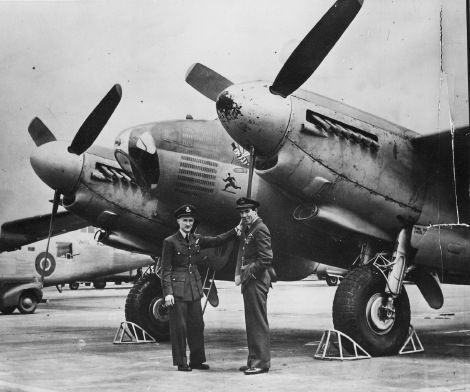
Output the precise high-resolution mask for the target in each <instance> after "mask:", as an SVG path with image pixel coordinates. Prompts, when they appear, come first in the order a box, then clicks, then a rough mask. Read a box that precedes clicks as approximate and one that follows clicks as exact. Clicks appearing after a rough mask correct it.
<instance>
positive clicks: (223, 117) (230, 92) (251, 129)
mask: <svg viewBox="0 0 470 392" xmlns="http://www.w3.org/2000/svg"><path fill="white" fill-rule="evenodd" d="M216 108H217V114H218V116H219V119H220V121H221V123H222V125H223V126H224V128H225V129H226V130H227V132H228V133H229V134H230V136H231V137H232V138H233V139H234V140H236V141H237V142H238V143H239V144H241V145H242V146H243V147H245V148H246V149H249V147H250V146H253V147H255V150H256V152H257V154H259V155H262V156H266V157H268V156H271V155H272V154H273V153H275V152H276V151H277V149H278V148H279V147H280V145H281V143H282V141H283V140H284V136H285V134H286V132H287V127H288V125H289V120H290V114H291V100H290V98H289V97H288V98H282V97H280V96H278V95H274V94H271V92H270V91H269V88H268V85H267V83H264V82H255V83H246V84H239V85H233V86H230V87H228V88H227V89H225V90H224V91H223V92H222V93H221V94H220V95H219V96H218V98H217V102H216Z"/></svg>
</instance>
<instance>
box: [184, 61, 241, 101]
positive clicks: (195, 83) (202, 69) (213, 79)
mask: <svg viewBox="0 0 470 392" xmlns="http://www.w3.org/2000/svg"><path fill="white" fill-rule="evenodd" d="M185 80H186V82H187V83H188V84H189V85H190V86H192V87H194V88H195V89H196V90H197V91H199V92H200V93H201V94H202V95H205V96H206V97H207V98H209V99H211V100H213V101H214V102H215V101H216V100H217V97H218V95H219V94H220V93H221V92H222V91H223V90H225V89H226V88H227V87H230V86H231V85H232V84H233V83H232V82H231V81H230V80H228V79H226V78H224V77H223V76H222V75H219V74H218V73H217V72H215V71H213V70H212V69H210V68H207V67H206V66H205V65H202V64H199V63H196V64H193V65H191V67H189V69H188V72H186V79H185Z"/></svg>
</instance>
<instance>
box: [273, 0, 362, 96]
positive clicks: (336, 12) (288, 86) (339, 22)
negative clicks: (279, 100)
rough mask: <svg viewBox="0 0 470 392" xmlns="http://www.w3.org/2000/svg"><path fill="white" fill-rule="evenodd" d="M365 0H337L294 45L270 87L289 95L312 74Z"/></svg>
mask: <svg viewBox="0 0 470 392" xmlns="http://www.w3.org/2000/svg"><path fill="white" fill-rule="evenodd" d="M362 3H363V0H338V1H337V2H336V3H335V4H333V6H332V7H331V8H330V9H329V10H328V11H327V12H326V14H325V15H323V17H322V18H321V19H320V20H319V21H318V23H317V24H316V25H315V26H314V27H313V29H312V30H310V32H309V33H308V34H307V35H306V36H305V38H304V39H303V40H302V41H301V42H300V44H299V45H298V46H297V47H296V48H295V49H294V51H293V52H292V54H291V55H290V57H289V58H288V59H287V61H286V62H285V63H284V65H283V67H282V68H281V70H280V71H279V73H278V75H277V76H276V79H275V80H274V83H273V85H272V86H271V88H270V91H271V92H272V93H273V94H276V95H280V96H282V97H284V98H285V97H287V96H288V95H290V94H292V93H293V92H294V91H295V90H297V89H298V88H299V87H300V86H301V85H302V84H304V83H305V81H306V80H307V79H308V78H309V77H310V76H312V74H313V73H314V72H315V70H316V69H317V68H318V66H319V65H320V64H321V62H322V61H323V60H324V59H325V57H326V56H327V55H328V53H329V52H330V50H331V49H332V48H333V46H334V45H335V44H336V42H337V41H338V40H339V38H340V37H341V35H343V33H344V31H345V30H346V29H347V27H348V26H349V24H350V23H351V22H352V21H353V19H354V18H355V16H356V15H357V13H358V12H359V10H360V9H361V6H362Z"/></svg>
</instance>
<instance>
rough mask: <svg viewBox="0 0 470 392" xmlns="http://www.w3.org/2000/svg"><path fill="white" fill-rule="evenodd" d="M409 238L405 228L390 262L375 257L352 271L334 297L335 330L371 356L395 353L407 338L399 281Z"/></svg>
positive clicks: (407, 314) (406, 311)
mask: <svg viewBox="0 0 470 392" xmlns="http://www.w3.org/2000/svg"><path fill="white" fill-rule="evenodd" d="M410 235H411V231H410V230H409V229H408V228H405V229H403V230H401V231H400V234H399V235H398V240H397V245H396V249H395V252H394V255H393V258H392V260H391V261H389V260H388V259H387V258H386V257H385V256H384V255H382V254H378V255H377V256H376V257H374V258H373V259H372V260H371V262H370V263H369V264H367V265H363V266H361V267H359V268H356V269H354V270H352V271H351V272H350V273H349V274H348V275H347V276H346V277H345V278H344V279H343V281H342V282H341V284H340V285H339V287H338V289H337V291H336V294H335V298H334V301H333V323H334V326H335V329H338V330H339V331H341V332H343V333H345V334H347V335H348V336H350V337H351V338H353V339H354V340H355V341H356V342H357V343H358V344H359V345H360V346H362V347H363V348H364V349H365V350H366V351H368V352H369V353H370V354H372V355H374V356H381V355H392V354H396V353H398V350H399V349H400V347H401V346H402V345H403V343H404V342H405V340H406V338H407V336H408V328H409V325H410V303H409V300H408V295H407V294H406V290H405V289H404V288H403V278H404V274H405V270H406V264H407V255H408V252H409V240H410Z"/></svg>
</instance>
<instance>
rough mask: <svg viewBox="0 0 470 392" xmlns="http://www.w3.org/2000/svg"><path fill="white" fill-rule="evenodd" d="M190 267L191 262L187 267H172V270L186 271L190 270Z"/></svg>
mask: <svg viewBox="0 0 470 392" xmlns="http://www.w3.org/2000/svg"><path fill="white" fill-rule="evenodd" d="M191 267H192V264H190V265H188V266H187V267H176V268H173V272H187V271H190V270H191Z"/></svg>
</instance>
